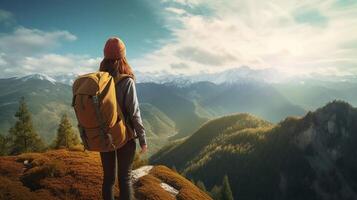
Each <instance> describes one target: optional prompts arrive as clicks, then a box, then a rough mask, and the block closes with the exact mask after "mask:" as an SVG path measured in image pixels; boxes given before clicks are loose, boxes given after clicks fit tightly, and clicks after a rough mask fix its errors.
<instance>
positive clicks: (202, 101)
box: [0, 67, 357, 153]
mask: <svg viewBox="0 0 357 200" xmlns="http://www.w3.org/2000/svg"><path fill="white" fill-rule="evenodd" d="M254 73H256V76H254ZM142 75H143V74H140V73H139V74H138V79H139V77H140V76H142ZM274 75H277V74H276V73H275V72H274V71H270V70H265V71H257V70H252V69H250V68H248V67H243V68H238V69H232V70H228V71H225V72H222V73H219V74H216V75H213V74H202V76H199V77H198V76H197V77H196V78H192V77H187V76H186V77H181V78H182V79H180V78H179V79H175V78H173V77H168V78H167V79H166V81H167V82H160V81H159V79H156V80H154V82H140V81H139V82H138V83H137V91H138V96H139V101H140V103H141V105H140V107H141V110H142V114H143V121H144V125H145V127H146V130H147V135H148V138H149V140H150V142H151V144H153V145H152V146H151V148H152V153H154V152H156V151H157V150H158V149H159V148H160V147H162V146H163V145H165V144H167V143H168V141H172V140H175V139H181V138H185V137H187V136H190V135H191V134H192V133H193V132H195V131H196V130H197V129H198V128H199V127H200V126H201V125H202V124H203V123H205V122H206V121H208V120H210V119H213V118H216V117H219V116H223V115H227V114H232V113H236V112H247V113H251V114H254V115H256V116H258V117H261V118H263V119H266V120H268V121H270V122H272V123H277V122H279V121H281V120H282V119H284V118H285V117H287V116H302V115H304V114H305V113H306V110H311V109H316V108H317V107H318V106H319V105H321V103H325V102H328V101H332V100H334V99H343V100H346V101H348V102H351V103H352V105H356V104H357V95H356V94H355V93H354V92H353V91H354V90H355V89H356V88H357V84H356V83H354V82H353V81H345V82H341V81H340V82H329V81H325V80H320V81H317V80H311V81H306V82H303V81H302V80H301V79H299V80H296V81H286V82H284V83H277V82H272V80H273V79H274V78H273V77H274ZM148 76H149V75H146V77H148ZM74 77H76V75H75V74H64V75H57V76H54V77H50V76H48V75H45V74H32V75H28V76H24V77H12V78H4V79H0V134H7V132H8V130H9V128H10V126H11V125H12V124H13V123H14V121H15V118H14V114H15V112H16V110H17V106H18V100H19V99H20V97H22V96H24V97H25V99H26V102H27V103H28V105H29V108H30V111H31V113H32V114H33V121H34V125H35V128H36V129H37V131H38V132H39V133H40V135H41V136H42V137H43V138H44V139H45V141H46V142H47V143H49V142H51V141H52V140H53V138H54V136H55V134H56V131H57V126H58V123H59V120H60V117H61V115H62V114H63V113H67V114H68V115H69V117H70V119H71V122H72V125H73V126H74V127H75V126H76V119H75V116H74V113H73V110H72V108H71V106H70V103H71V98H72V94H71V83H72V82H73V78H74ZM153 77H154V78H153V79H155V76H153ZM218 77H220V78H218ZM229 77H230V78H229ZM268 77H270V78H268ZM224 79H226V80H227V81H225V82H223V80H224ZM139 80H140V79H139ZM142 80H143V79H142ZM209 80H211V81H209ZM221 80H222V81H221Z"/></svg>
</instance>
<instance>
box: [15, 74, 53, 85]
mask: <svg viewBox="0 0 357 200" xmlns="http://www.w3.org/2000/svg"><path fill="white" fill-rule="evenodd" d="M15 78H16V79H18V80H21V81H23V82H26V81H29V80H34V79H37V80H46V81H49V82H51V83H52V84H56V82H57V81H56V80H55V79H54V78H52V77H50V76H48V75H46V74H31V75H26V76H22V77H15Z"/></svg>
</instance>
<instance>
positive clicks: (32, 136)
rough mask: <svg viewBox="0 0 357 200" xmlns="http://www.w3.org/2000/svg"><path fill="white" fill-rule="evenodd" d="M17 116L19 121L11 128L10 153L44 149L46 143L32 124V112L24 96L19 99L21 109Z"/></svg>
mask: <svg viewBox="0 0 357 200" xmlns="http://www.w3.org/2000/svg"><path fill="white" fill-rule="evenodd" d="M15 117H16V118H17V121H16V122H15V124H14V125H13V126H12V127H11V128H10V130H9V137H10V140H11V145H10V154H19V153H24V152H37V151H42V150H44V149H45V144H44V142H43V141H42V139H41V138H40V136H39V135H38V134H37V133H36V131H35V129H34V127H33V125H32V120H31V113H30V112H29V110H28V108H27V105H26V102H25V98H24V97H22V98H21V99H20V101H19V109H18V111H17V112H16V114H15Z"/></svg>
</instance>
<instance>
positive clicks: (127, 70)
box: [99, 57, 134, 78]
mask: <svg viewBox="0 0 357 200" xmlns="http://www.w3.org/2000/svg"><path fill="white" fill-rule="evenodd" d="M99 71H103V72H109V74H110V75H111V76H113V77H116V76H118V75H120V74H128V75H130V76H132V77H133V78H134V72H133V70H132V68H131V67H130V65H129V63H128V61H127V59H126V57H124V58H120V59H117V60H114V59H107V58H104V59H103V60H102V62H100V67H99Z"/></svg>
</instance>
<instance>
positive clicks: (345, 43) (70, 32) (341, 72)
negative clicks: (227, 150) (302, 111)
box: [0, 0, 357, 78]
mask: <svg viewBox="0 0 357 200" xmlns="http://www.w3.org/2000/svg"><path fill="white" fill-rule="evenodd" d="M85 2H86V3H84V1H76V2H71V3H69V2H60V1H55V3H53V2H42V1H40V0H36V1H31V2H29V1H22V0H18V1H11V2H9V1H1V3H0V5H1V6H0V33H1V34H0V50H1V51H2V52H1V54H0V69H2V71H3V74H2V75H1V76H0V77H1V78H6V77H11V76H23V75H28V74H34V73H44V74H47V75H49V76H56V75H62V74H66V73H74V74H82V73H87V72H90V71H95V70H97V68H98V65H99V62H100V60H101V59H102V48H103V45H104V42H105V40H106V39H107V38H108V37H109V36H112V35H116V36H119V37H121V38H122V39H123V40H124V42H125V43H126V46H127V51H128V54H127V55H128V59H129V63H130V64H131V65H132V66H133V68H134V71H136V72H139V73H149V74H150V73H151V74H172V75H184V76H190V75H195V74H196V75H197V74H200V73H203V72H205V73H216V72H220V71H225V70H227V69H235V68H239V67H241V66H249V67H250V68H252V69H254V70H261V69H274V70H277V71H278V72H279V73H283V74H286V75H288V76H303V75H314V74H315V75H319V76H331V77H343V76H356V75H357V58H356V57H355V56H354V55H355V54H356V53H357V43H356V41H357V35H356V34H355V33H356V32H357V28H356V27H357V12H356V11H357V2H355V1H349V0H343V1H342V0H329V1H324V2H323V3H321V2H319V1H305V2H300V1H299V2H289V3H287V2H284V1H279V0H276V1H270V2H263V3H262V2H259V1H239V2H236V1H234V2H228V1H225V2H215V1H201V0H184V1H183V0H160V1H155V2H152V1H148V0H145V1H137V0H135V1H126V2H121V3H119V2H116V1H106V2H87V1H85ZM25 8H26V12H24V9H25ZM83 8H84V9H83ZM78 9H83V11H81V12H80V13H78V12H77V11H78ZM93 13H95V14H93Z"/></svg>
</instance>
